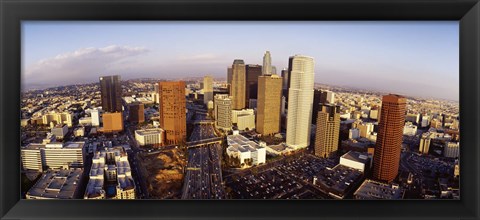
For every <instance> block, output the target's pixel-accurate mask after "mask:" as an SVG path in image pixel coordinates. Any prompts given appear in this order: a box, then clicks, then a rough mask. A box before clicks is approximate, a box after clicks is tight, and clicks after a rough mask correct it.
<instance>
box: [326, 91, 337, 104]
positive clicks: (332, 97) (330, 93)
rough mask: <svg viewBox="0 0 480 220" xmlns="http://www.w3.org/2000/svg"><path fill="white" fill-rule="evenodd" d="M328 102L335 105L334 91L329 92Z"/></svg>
mask: <svg viewBox="0 0 480 220" xmlns="http://www.w3.org/2000/svg"><path fill="white" fill-rule="evenodd" d="M327 102H328V103H330V104H335V93H333V92H332V91H327Z"/></svg>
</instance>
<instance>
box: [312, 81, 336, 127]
mask: <svg viewBox="0 0 480 220" xmlns="http://www.w3.org/2000/svg"><path fill="white" fill-rule="evenodd" d="M334 97H335V94H334V93H333V92H332V91H327V90H321V89H315V91H314V93H313V111H312V113H313V114H312V123H313V124H317V115H316V114H317V112H318V111H320V110H321V105H322V104H327V103H329V104H335V103H334V102H335V100H334Z"/></svg>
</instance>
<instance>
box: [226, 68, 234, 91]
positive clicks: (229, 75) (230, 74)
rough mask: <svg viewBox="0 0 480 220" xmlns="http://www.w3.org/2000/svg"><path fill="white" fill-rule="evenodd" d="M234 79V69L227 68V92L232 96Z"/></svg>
mask: <svg viewBox="0 0 480 220" xmlns="http://www.w3.org/2000/svg"><path fill="white" fill-rule="evenodd" d="M232 79H233V70H232V67H231V66H230V67H228V68H227V91H228V94H231V92H232V91H231V90H232Z"/></svg>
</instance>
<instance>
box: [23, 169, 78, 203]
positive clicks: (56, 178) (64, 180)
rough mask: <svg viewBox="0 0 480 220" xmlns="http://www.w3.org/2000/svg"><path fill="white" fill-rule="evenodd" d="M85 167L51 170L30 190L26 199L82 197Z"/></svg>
mask: <svg viewBox="0 0 480 220" xmlns="http://www.w3.org/2000/svg"><path fill="white" fill-rule="evenodd" d="M82 182H83V169H82V168H72V169H61V170H49V171H47V172H46V173H44V174H42V176H41V177H40V179H39V180H38V181H37V182H36V183H35V185H33V187H32V188H30V190H28V192H27V194H26V195H25V197H26V199H80V197H81V195H80V194H79V192H80V191H81V190H80V188H81V185H82Z"/></svg>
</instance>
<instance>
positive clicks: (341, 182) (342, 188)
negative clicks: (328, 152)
mask: <svg viewBox="0 0 480 220" xmlns="http://www.w3.org/2000/svg"><path fill="white" fill-rule="evenodd" d="M362 176H363V173H362V172H360V171H358V170H356V169H353V168H350V167H347V166H344V165H340V164H338V165H336V166H335V167H333V168H332V169H330V170H329V169H327V170H325V171H324V172H323V173H320V174H318V175H316V177H317V181H316V185H319V186H320V187H321V188H324V189H326V190H328V192H329V193H332V194H334V195H336V196H337V197H341V198H343V197H345V196H346V195H347V194H349V192H351V191H352V190H353V188H354V187H355V186H356V185H358V184H359V183H360V181H361V179H362Z"/></svg>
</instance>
